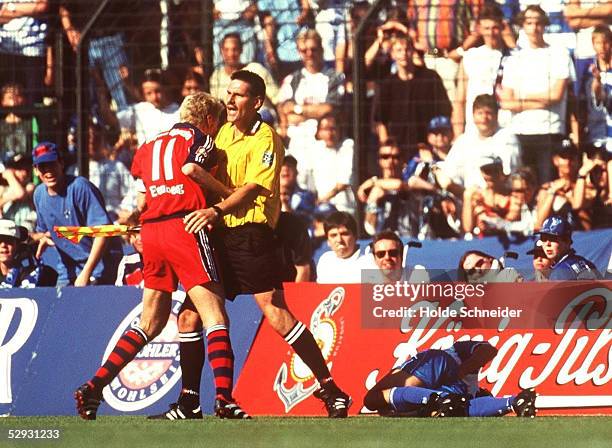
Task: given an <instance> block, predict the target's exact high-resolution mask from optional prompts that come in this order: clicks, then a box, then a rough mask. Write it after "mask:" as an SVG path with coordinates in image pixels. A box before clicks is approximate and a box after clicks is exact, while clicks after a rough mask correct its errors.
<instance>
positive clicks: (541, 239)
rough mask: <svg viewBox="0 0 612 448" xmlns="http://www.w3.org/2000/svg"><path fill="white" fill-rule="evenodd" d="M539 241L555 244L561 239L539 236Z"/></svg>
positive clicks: (552, 236) (553, 236) (551, 236)
mask: <svg viewBox="0 0 612 448" xmlns="http://www.w3.org/2000/svg"><path fill="white" fill-rule="evenodd" d="M540 241H550V242H552V243H557V242H559V241H561V237H559V236H557V235H549V234H542V235H540Z"/></svg>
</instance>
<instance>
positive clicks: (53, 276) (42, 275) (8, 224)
mask: <svg viewBox="0 0 612 448" xmlns="http://www.w3.org/2000/svg"><path fill="white" fill-rule="evenodd" d="M27 239H28V231H27V229H26V228H25V227H22V226H18V225H16V224H15V222H13V221H11V220H10V219H0V288H34V287H36V286H55V282H56V280H57V273H56V272H55V271H54V270H53V269H51V268H50V267H49V266H45V265H43V264H41V263H40V262H37V261H36V260H35V259H34V256H33V253H32V249H31V248H30V247H29V246H27V245H26V244H24V243H25V241H26V240H27Z"/></svg>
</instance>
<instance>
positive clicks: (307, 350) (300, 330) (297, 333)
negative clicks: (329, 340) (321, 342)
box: [284, 321, 331, 385]
mask: <svg viewBox="0 0 612 448" xmlns="http://www.w3.org/2000/svg"><path fill="white" fill-rule="evenodd" d="M284 338H285V341H287V343H288V344H289V345H290V346H291V347H292V348H293V350H294V351H295V353H296V354H297V355H298V356H299V357H300V358H302V361H304V362H305V363H306V365H307V366H308V367H310V370H312V373H313V374H314V376H315V378H316V379H317V380H318V381H319V383H321V385H323V384H324V383H325V382H326V381H328V380H329V378H330V377H331V374H330V373H329V369H328V368H327V364H325V358H323V354H322V353H321V349H320V348H319V346H318V345H317V342H316V341H315V338H314V336H313V335H312V333H311V332H310V330H309V329H308V328H307V327H306V325H304V324H303V323H302V322H300V321H297V322H296V323H295V325H294V326H293V328H292V329H291V330H289V333H287V334H286V335H285V336H284Z"/></svg>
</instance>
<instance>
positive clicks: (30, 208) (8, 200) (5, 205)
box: [0, 153, 36, 232]
mask: <svg viewBox="0 0 612 448" xmlns="http://www.w3.org/2000/svg"><path fill="white" fill-rule="evenodd" d="M3 165H4V170H3V171H2V173H1V174H0V176H2V180H3V181H4V182H1V183H0V216H1V217H3V218H5V219H10V220H12V221H15V223H16V224H17V225H18V226H23V227H25V228H26V229H27V230H28V231H29V232H31V231H33V230H34V227H35V226H36V211H35V210H34V202H33V200H32V195H33V193H34V184H33V183H32V160H31V158H30V156H29V155H25V154H19V153H18V154H14V153H9V154H7V155H6V156H5V158H4V163H3Z"/></svg>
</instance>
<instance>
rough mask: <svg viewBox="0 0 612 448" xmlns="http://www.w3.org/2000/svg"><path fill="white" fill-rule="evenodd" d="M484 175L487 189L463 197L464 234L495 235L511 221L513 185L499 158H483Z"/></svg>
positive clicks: (476, 190)
mask: <svg viewBox="0 0 612 448" xmlns="http://www.w3.org/2000/svg"><path fill="white" fill-rule="evenodd" d="M480 173H481V176H482V178H483V179H484V181H485V188H483V189H481V188H479V187H473V188H468V189H466V190H465V193H464V195H463V212H462V224H463V230H464V231H465V232H466V234H469V233H475V234H478V235H493V234H497V233H500V232H501V231H504V230H505V221H507V220H508V219H509V218H510V216H509V215H510V204H511V196H510V183H509V181H508V176H506V175H505V174H504V171H503V163H502V161H501V159H500V158H499V157H495V156H485V157H482V158H481V159H480Z"/></svg>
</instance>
